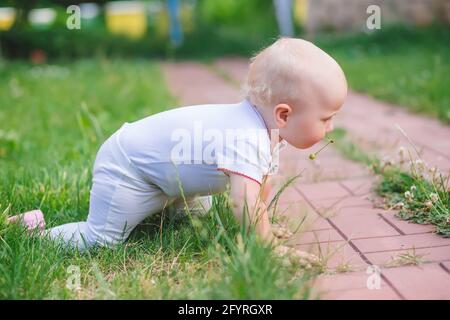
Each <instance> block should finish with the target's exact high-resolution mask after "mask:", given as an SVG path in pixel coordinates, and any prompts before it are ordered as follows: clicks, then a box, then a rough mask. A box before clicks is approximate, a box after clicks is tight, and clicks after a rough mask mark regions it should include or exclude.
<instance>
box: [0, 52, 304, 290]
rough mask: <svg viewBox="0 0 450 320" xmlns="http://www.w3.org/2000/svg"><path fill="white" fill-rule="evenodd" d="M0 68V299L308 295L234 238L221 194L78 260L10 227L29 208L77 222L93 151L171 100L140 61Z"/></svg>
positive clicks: (269, 258)
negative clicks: (197, 214)
mask: <svg viewBox="0 0 450 320" xmlns="http://www.w3.org/2000/svg"><path fill="white" fill-rule="evenodd" d="M0 69H1V70H0V74H1V75H2V86H0V105H1V109H0V121H1V123H2V127H1V129H0V299H91V298H93V299H126V298H133V299H177V298H187V299H201V298H226V299H280V298H284V299H292V298H299V299H303V298H309V297H311V295H310V292H309V288H310V286H309V285H308V280H309V279H310V277H311V276H312V274H311V273H309V272H304V271H302V270H300V269H298V268H295V267H293V266H292V265H291V266H285V265H284V263H283V262H282V261H281V260H280V259H279V258H278V257H275V256H274V254H273V252H272V250H271V249H272V248H271V247H269V246H267V245H263V244H261V243H260V242H259V241H257V239H256V238H255V236H254V234H253V233H250V234H249V235H245V236H242V231H241V230H240V229H239V227H238V225H237V223H236V221H235V220H234V218H233V217H232V214H231V210H230V207H229V205H228V202H227V196H226V194H221V195H218V196H215V198H214V204H213V208H212V209H211V210H210V211H209V212H208V214H207V215H205V216H204V217H201V218H193V219H188V218H185V219H181V220H176V219H173V218H170V217H165V214H164V215H155V216H154V217H151V218H150V219H148V220H146V221H145V222H144V223H143V224H142V225H140V226H139V227H138V228H137V229H136V230H135V231H134V232H133V233H132V235H131V237H130V239H129V241H127V242H125V243H124V244H121V245H118V246H117V247H115V248H96V249H92V250H90V251H88V252H84V253H80V252H77V251H71V250H65V249H64V248H63V247H61V246H59V245H57V244H55V243H52V242H50V241H49V240H47V239H45V238H40V237H37V236H31V237H30V236H28V234H27V233H26V232H25V231H24V230H23V229H22V228H20V227H18V226H17V225H14V224H7V223H6V218H7V216H8V215H12V214H15V213H18V212H23V211H26V210H31V209H35V208H40V209H41V210H42V211H43V212H44V214H45V217H46V220H47V223H48V225H49V226H55V225H59V224H62V223H67V222H73V221H80V220H84V219H86V216H87V212H88V204H89V190H90V186H91V177H92V170H91V168H92V165H93V160H94V157H95V154H96V151H97V149H98V148H99V146H100V144H101V143H102V142H103V140H104V139H106V138H107V137H108V136H109V135H110V134H111V133H112V132H114V131H115V130H116V129H117V128H118V127H119V126H120V125H121V124H122V123H123V122H125V121H134V120H136V119H140V118H142V117H144V116H147V115H149V114H152V113H155V112H158V111H162V110H164V109H166V108H169V107H172V106H174V105H175V100H174V99H173V98H172V97H171V96H170V95H169V93H168V91H167V89H166V88H165V86H164V83H163V81H161V79H162V74H161V71H160V70H159V68H158V65H157V64H156V63H151V62H146V61H142V60H134V61H128V62H126V61H121V60H112V61H110V60H81V61H77V62H73V63H70V64H60V65H52V66H50V65H42V66H30V65H27V64H24V63H19V62H16V63H10V64H2V65H0ZM164 217H165V218H164ZM239 238H240V239H241V240H240V241H236V239H239ZM78 271H79V273H78ZM77 274H79V280H80V287H79V288H75V286H74V284H76V283H77V281H76V279H77ZM67 284H69V287H67ZM70 285H72V286H70Z"/></svg>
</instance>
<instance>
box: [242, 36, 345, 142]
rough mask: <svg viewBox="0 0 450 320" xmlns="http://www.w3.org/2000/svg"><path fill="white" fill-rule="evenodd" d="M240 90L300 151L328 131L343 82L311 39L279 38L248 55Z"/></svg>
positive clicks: (342, 96) (335, 66)
mask: <svg viewBox="0 0 450 320" xmlns="http://www.w3.org/2000/svg"><path fill="white" fill-rule="evenodd" d="M244 91H245V95H246V98H247V99H248V100H249V101H250V102H251V103H253V104H254V105H255V106H257V108H258V110H259V111H260V112H261V114H262V115H263V117H264V120H265V121H266V124H267V125H268V126H269V128H270V129H279V134H280V137H281V138H283V139H285V140H286V141H287V142H288V143H289V144H291V145H292V146H294V147H296V148H301V149H304V148H309V147H311V146H312V145H314V144H315V143H317V142H319V141H320V140H322V139H323V138H324V136H325V134H326V133H327V132H329V131H331V130H333V116H334V115H335V114H336V113H337V112H338V111H339V110H340V108H341V107H342V104H343V103H344V100H345V98H346V96H347V81H346V79H345V75H344V72H343V71H342V69H341V68H340V67H339V65H338V64H337V62H336V61H335V60H334V59H333V58H332V57H330V56H329V55H328V54H327V53H325V52H324V51H322V50H321V49H319V48H318V47H316V46H315V45H314V44H312V43H311V42H308V41H305V40H302V39H295V38H280V39H279V40H277V41H276V42H275V43H273V44H272V45H271V46H269V47H267V48H265V49H264V50H262V51H261V52H260V53H259V54H257V55H256V56H255V57H254V58H252V59H251V64H250V70H249V73H248V75H247V81H246V83H245V86H244Z"/></svg>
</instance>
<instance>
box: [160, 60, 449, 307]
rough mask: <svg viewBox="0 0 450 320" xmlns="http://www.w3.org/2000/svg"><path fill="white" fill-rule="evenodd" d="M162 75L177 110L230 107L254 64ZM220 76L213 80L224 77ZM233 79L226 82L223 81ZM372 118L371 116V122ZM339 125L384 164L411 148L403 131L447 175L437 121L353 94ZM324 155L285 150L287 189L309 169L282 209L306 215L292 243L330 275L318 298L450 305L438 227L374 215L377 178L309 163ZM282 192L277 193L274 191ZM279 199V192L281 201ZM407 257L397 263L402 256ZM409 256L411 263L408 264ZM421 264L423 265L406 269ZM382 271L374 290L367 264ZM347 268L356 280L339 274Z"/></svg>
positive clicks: (335, 163) (352, 166)
mask: <svg viewBox="0 0 450 320" xmlns="http://www.w3.org/2000/svg"><path fill="white" fill-rule="evenodd" d="M163 69H164V72H165V76H166V81H167V82H168V85H169V88H170V89H171V90H172V93H173V94H174V95H175V96H177V97H178V98H179V100H180V105H189V104H201V103H233V102H238V101H240V100H241V99H242V96H241V95H240V94H239V90H238V88H239V83H242V81H243V80H244V79H245V74H246V70H247V61H246V60H244V59H239V58H235V59H222V60H219V61H217V62H216V63H215V64H214V65H213V67H212V68H211V67H207V66H205V65H202V64H199V63H194V62H183V63H175V64H171V63H165V64H164V65H163ZM218 69H219V70H220V72H216V71H217V70H218ZM221 73H226V74H227V75H228V80H229V79H232V82H229V81H228V82H227V81H226V80H225V79H224V78H222V77H221V76H220V74H221ZM367 110H370V117H367ZM336 120H337V126H338V127H344V128H345V129H346V130H347V131H348V133H349V134H350V135H352V137H354V138H356V139H358V141H359V142H362V143H363V145H364V146H365V147H367V148H368V149H369V150H370V151H373V152H376V153H377V154H378V155H392V154H394V153H395V152H396V150H397V148H398V146H399V145H407V144H408V143H407V141H406V139H405V138H404V137H403V136H402V135H401V134H400V133H399V131H398V130H397V129H396V128H395V124H397V123H398V124H399V125H400V126H401V128H402V129H403V130H404V131H406V133H407V134H408V136H409V137H410V138H411V139H412V140H413V141H414V143H415V144H416V145H417V146H418V147H419V148H420V149H423V154H422V158H423V159H424V160H425V161H426V162H428V163H429V164H430V165H436V166H438V168H439V169H440V170H442V171H444V170H448V169H450V161H449V160H450V139H449V137H450V128H449V127H447V126H444V125H442V124H440V123H439V122H438V121H437V120H434V119H431V118H427V117H423V116H418V115H415V114H411V113H409V112H407V111H406V110H405V109H403V108H400V107H394V106H392V105H389V104H386V103H382V102H379V101H376V100H374V99H372V98H369V97H367V96H365V95H361V94H358V93H353V92H351V93H350V94H349V98H348V100H347V102H346V104H345V106H344V108H343V110H342V112H340V114H339V117H338V118H337V119H336ZM315 150H317V148H316V147H313V148H311V150H295V149H294V148H291V147H288V148H286V149H285V150H283V151H282V157H283V158H282V159H281V161H280V168H281V169H280V172H279V175H278V176H277V177H276V178H275V179H273V184H274V185H275V186H279V185H281V183H283V182H284V181H285V180H286V179H287V178H289V177H290V176H292V175H293V174H297V173H299V172H300V171H301V170H302V169H305V171H303V175H302V177H301V178H300V179H299V180H298V181H297V182H295V183H293V184H292V185H291V186H289V187H288V188H287V189H286V191H285V192H284V194H283V195H282V197H281V199H280V201H279V204H278V206H277V208H276V212H277V214H279V215H281V218H283V219H284V220H285V221H287V222H288V225H289V226H290V227H291V228H292V226H294V225H297V224H296V223H297V222H298V221H301V220H302V219H303V217H305V215H306V220H305V223H304V224H303V225H302V227H301V229H300V230H301V231H302V233H301V234H298V235H296V236H295V237H293V238H292V239H290V241H289V242H290V243H291V244H295V245H296V246H297V247H298V248H300V249H302V250H307V251H310V252H314V253H316V254H318V255H319V256H321V257H322V258H323V260H324V263H326V266H327V268H328V272H327V273H326V274H324V275H321V276H319V277H318V280H317V282H316V284H315V286H314V290H315V291H316V292H317V293H318V294H319V296H320V297H321V298H322V299H450V239H445V238H442V237H440V236H437V235H435V234H434V233H432V232H433V230H434V227H433V226H426V225H425V226H424V225H417V224H412V223H409V222H407V221H401V220H399V219H397V218H396V217H395V216H394V215H395V212H393V211H386V210H382V209H377V208H374V207H373V204H372V199H373V198H375V197H376V196H375V195H374V194H373V192H372V186H373V183H374V182H376V179H377V178H376V177H374V176H371V175H370V173H369V171H368V170H367V169H366V168H365V167H364V166H362V165H360V164H359V163H355V162H352V161H350V160H347V159H344V158H343V157H341V156H340V155H339V154H338V153H337V152H336V151H335V150H334V149H332V148H327V149H325V150H324V151H323V152H321V154H320V155H319V157H318V159H317V161H311V160H309V159H308V155H309V153H311V152H313V151H315ZM274 189H275V191H276V188H274ZM275 191H274V192H275ZM402 254H403V255H404V258H403V259H400V260H398V257H399V255H402ZM405 254H408V255H406V256H405ZM405 257H407V258H408V257H409V259H410V260H412V261H413V260H414V258H417V259H418V260H421V261H422V262H421V263H420V264H419V266H408V265H398V266H393V265H392V260H393V259H395V258H397V260H396V261H399V262H398V263H401V264H406V263H407V262H410V260H408V259H405ZM372 264H374V265H376V266H378V267H380V270H381V278H380V284H381V286H380V288H379V289H372V290H370V289H369V288H368V286H367V281H368V279H369V277H371V276H373V274H372V275H371V274H368V273H367V272H366V271H367V268H368V267H369V266H370V265H372ZM344 269H348V270H350V271H349V272H345V273H342V271H343V270H344Z"/></svg>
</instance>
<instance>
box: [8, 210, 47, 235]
mask: <svg viewBox="0 0 450 320" xmlns="http://www.w3.org/2000/svg"><path fill="white" fill-rule="evenodd" d="M8 222H9V223H15V222H18V223H21V224H22V225H23V226H25V227H27V229H28V230H34V229H39V230H44V229H45V220H44V215H43V214H42V211H41V210H32V211H28V212H25V213H22V214H18V215H16V216H12V217H9V218H8Z"/></svg>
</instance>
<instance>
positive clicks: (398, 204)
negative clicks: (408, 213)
mask: <svg viewBox="0 0 450 320" xmlns="http://www.w3.org/2000/svg"><path fill="white" fill-rule="evenodd" d="M404 207H405V204H404V203H403V202H397V203H396V204H395V205H394V208H397V209H403V208H404Z"/></svg>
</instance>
